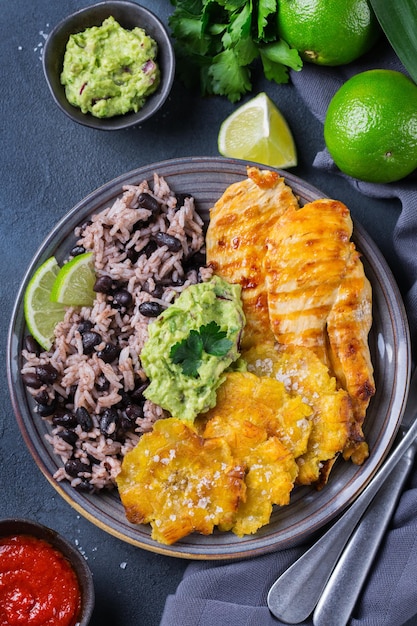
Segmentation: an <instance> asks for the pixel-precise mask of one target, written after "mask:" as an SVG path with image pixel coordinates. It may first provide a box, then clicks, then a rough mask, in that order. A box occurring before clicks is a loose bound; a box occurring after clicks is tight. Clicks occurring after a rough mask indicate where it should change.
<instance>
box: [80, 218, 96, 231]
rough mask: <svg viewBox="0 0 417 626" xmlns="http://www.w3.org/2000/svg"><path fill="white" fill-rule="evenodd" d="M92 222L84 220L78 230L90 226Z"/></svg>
mask: <svg viewBox="0 0 417 626" xmlns="http://www.w3.org/2000/svg"><path fill="white" fill-rule="evenodd" d="M92 223H93V222H92V221H91V220H86V221H85V222H83V223H82V224H81V226H80V232H81V233H82V232H83V231H84V230H85V229H86V228H87V226H91V224H92Z"/></svg>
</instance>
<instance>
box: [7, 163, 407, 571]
mask: <svg viewBox="0 0 417 626" xmlns="http://www.w3.org/2000/svg"><path fill="white" fill-rule="evenodd" d="M154 172H157V173H158V174H159V175H162V176H164V177H165V178H166V180H167V182H168V184H169V185H170V186H171V187H172V188H173V190H174V191H176V192H182V193H184V192H188V193H192V194H193V195H194V197H195V198H196V202H197V207H198V210H199V211H200V213H201V215H202V216H203V217H204V218H206V219H207V218H208V210H209V208H210V207H211V206H212V205H213V203H214V202H215V201H216V200H217V198H218V197H219V196H220V195H221V194H222V193H223V191H224V190H225V189H226V187H227V186H228V185H229V184H231V183H233V182H236V181H239V180H241V179H242V178H245V177H246V164H245V163H243V162H242V161H234V160H228V159H222V158H183V159H175V160H171V161H163V162H160V163H154V164H151V165H149V166H146V167H142V168H139V169H137V170H134V171H132V172H128V173H127V174H124V175H123V176H120V177H119V178H116V179H115V180H112V181H110V182H109V183H107V184H106V185H103V186H102V187H100V188H99V189H97V190H96V191H94V192H93V193H92V194H90V195H89V196H87V197H86V198H85V199H84V200H82V201H81V202H80V203H79V204H77V205H76V206H75V207H74V208H73V209H72V210H71V211H70V212H69V213H68V214H67V215H65V216H64V218H63V219H62V220H61V221H60V222H59V223H58V224H57V225H56V226H55V228H54V229H53V230H52V232H51V233H50V235H49V236H48V237H47V238H46V240H45V241H44V243H43V244H42V246H41V247H40V249H39V251H38V252H37V254H36V255H35V258H34V259H33V261H32V264H31V266H30V267H29V268H28V271H27V273H26V276H25V278H24V280H23V282H22V285H21V288H20V291H19V294H18V297H17V301H16V305H15V308H14V312H13V316H12V320H11V325H10V331H9V342H8V356H7V365H8V381H9V386H10V393H11V396H12V402H13V407H14V411H15V413H16V418H17V420H18V423H19V427H20V429H21V432H22V434H23V437H24V440H25V442H26V444H27V446H28V448H29V450H30V451H31V453H32V455H33V457H34V459H35V461H36V463H37V465H38V466H39V468H40V469H41V471H42V472H43V474H44V475H45V476H46V478H47V479H48V480H49V481H50V482H51V483H52V485H53V486H54V487H55V488H56V490H57V491H58V493H59V494H60V495H61V496H62V497H63V498H65V500H67V501H68V502H69V503H70V504H71V505H72V506H73V507H74V508H75V509H76V510H77V511H78V512H80V513H81V514H82V515H84V516H85V517H86V518H87V519H89V520H90V521H91V522H93V523H94V524H96V525H97V526H99V527H101V528H102V529H104V530H105V531H107V532H109V533H111V534H113V535H115V536H117V537H119V538H120V539H123V540H124V541H127V542H129V543H132V544H134V545H137V546H140V547H141V548H144V549H146V550H151V551H153V552H158V553H161V554H166V555H171V556H175V557H182V558H190V559H237V558H245V557H251V556H254V555H258V554H262V553H266V552H270V551H272V550H277V549H282V548H287V547H289V546H291V545H295V544H297V543H299V542H300V541H302V540H305V539H306V538H307V537H308V536H309V535H312V534H314V533H315V532H316V531H317V530H318V529H319V528H320V527H322V526H323V525H325V524H327V523H328V522H330V521H331V520H332V519H333V518H335V516H336V515H338V514H339V513H341V511H342V510H343V509H345V508H346V507H347V506H348V505H349V504H350V503H351V502H352V501H353V500H354V499H355V498H356V497H357V496H358V495H359V494H360V492H361V491H362V490H363V489H364V487H365V486H366V485H367V483H368V482H369V480H370V479H371V478H372V476H373V475H374V474H375V472H376V471H377V469H378V468H379V466H380V465H381V463H382V461H383V459H384V457H385V455H386V454H387V452H388V450H389V449H390V447H391V445H392V443H393V441H394V438H395V435H396V432H397V429H398V426H399V422H400V419H401V416H402V412H403V409H404V403H405V400H406V396H407V392H408V383H409V374H410V365H411V356H410V342H409V333H408V326H407V319H406V315H405V311H404V307H403V304H402V301H401V297H400V294H399V291H398V288H397V285H396V283H395V281H394V279H393V276H392V274H391V271H390V270H389V268H388V267H387V264H386V262H385V260H384V258H383V257H382V255H381V254H380V252H379V251H378V249H377V248H376V247H375V245H374V243H373V242H372V240H371V239H370V238H369V236H368V235H367V234H366V233H365V232H364V231H363V229H362V228H360V226H359V225H358V224H356V225H355V230H354V241H355V243H356V245H357V248H358V249H359V250H360V252H361V253H362V255H363V256H362V258H363V262H364V265H365V271H366V274H367V276H368V278H369V279H370V281H371V284H372V288H373V301H374V312H373V315H374V323H373V328H372V331H371V335H370V345H371V351H372V357H373V363H374V367H375V382H376V388H377V392H376V395H375V397H374V398H373V399H372V402H371V405H370V407H369V410H368V415H367V418H366V426H365V432H366V436H367V440H368V442H369V445H370V451H371V454H370V457H369V459H368V460H367V461H366V463H365V464H364V465H363V466H362V467H357V466H355V465H353V464H351V463H350V462H349V463H346V462H343V461H341V462H338V463H336V465H335V467H334V469H333V470H332V473H331V475H330V481H329V483H328V484H327V485H326V487H325V489H323V490H322V491H320V492H316V491H315V490H314V489H312V488H307V487H302V488H296V489H295V490H294V492H293V495H292V498H291V503H290V504H289V506H286V507H281V508H279V507H276V509H275V510H274V512H273V515H272V517H271V521H270V523H269V524H268V525H267V526H265V527H264V528H262V529H260V530H259V531H258V532H257V533H256V534H255V535H249V536H246V537H243V538H241V539H240V538H238V537H236V536H235V535H233V534H232V533H218V532H216V533H214V534H213V535H211V536H208V537H205V536H202V535H199V534H193V535H190V536H189V537H187V538H186V539H184V540H182V541H180V542H178V543H176V544H175V545H173V546H163V545H160V544H158V543H156V542H155V541H153V540H152V539H151V536H150V527H149V526H135V525H133V524H130V523H129V522H128V521H127V520H126V518H125V515H124V510H123V507H122V505H121V503H120V500H119V497H118V494H117V491H114V492H113V493H106V494H100V495H86V494H82V493H79V492H77V491H75V490H74V489H72V488H71V487H70V486H69V485H68V484H66V483H57V482H56V481H55V480H54V479H53V474H54V473H55V471H56V469H57V468H58V466H59V464H58V459H57V458H56V457H55V455H54V454H53V452H52V450H51V448H50V446H49V444H47V442H46V441H45V438H44V435H45V433H46V432H47V428H48V426H47V424H46V423H45V422H44V421H42V420H41V419H39V417H38V416H37V415H36V414H35V413H34V411H33V405H32V401H31V399H30V397H29V396H28V394H27V393H26V390H25V387H24V385H23V383H22V380H21V377H20V374H19V371H20V367H21V356H20V354H21V349H22V342H23V339H24V336H25V332H26V329H25V322H24V315H23V294H24V291H25V288H26V285H27V283H28V280H29V278H30V276H31V275H32V274H33V271H34V270H35V269H36V268H37V267H38V266H39V265H40V264H41V263H42V262H43V261H44V260H46V259H47V258H48V257H49V256H51V255H52V254H55V255H56V257H57V258H58V260H59V261H61V260H63V259H64V258H65V257H66V256H67V255H68V253H69V250H70V249H71V247H72V245H73V243H74V240H75V238H74V236H73V230H74V227H75V226H76V225H78V224H81V223H82V222H84V221H85V220H86V218H88V217H89V216H90V215H91V214H92V213H94V212H96V211H99V210H101V209H103V208H105V207H106V206H108V205H109V204H112V203H113V202H114V200H115V198H116V197H117V196H119V195H120V194H121V192H122V186H123V185H125V184H137V183H139V182H141V181H142V180H143V179H145V178H146V179H149V180H152V177H153V173H154ZM281 173H282V175H283V176H284V177H285V178H286V181H287V183H288V184H289V185H290V186H291V187H292V189H293V190H294V192H295V193H296V194H297V195H298V196H299V197H300V200H301V203H305V202H310V201H312V200H314V199H317V198H321V197H323V194H321V193H320V191H318V190H317V189H315V188H314V187H312V186H311V185H309V184H308V183H306V182H304V181H302V180H300V179H299V178H296V177H295V176H293V175H291V174H289V173H286V172H281Z"/></svg>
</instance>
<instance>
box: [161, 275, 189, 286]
mask: <svg viewBox="0 0 417 626" xmlns="http://www.w3.org/2000/svg"><path fill="white" fill-rule="evenodd" d="M184 283H185V278H182V277H180V276H178V277H177V278H175V279H174V278H163V279H162V280H161V286H162V287H181V286H182V285H183V284H184Z"/></svg>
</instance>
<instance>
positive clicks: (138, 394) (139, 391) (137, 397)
mask: <svg viewBox="0 0 417 626" xmlns="http://www.w3.org/2000/svg"><path fill="white" fill-rule="evenodd" d="M147 387H149V380H145V381H144V382H141V383H140V384H139V385H138V386H137V387H135V389H134V390H133V391H131V392H130V397H131V399H132V400H133V401H134V402H135V403H137V402H141V401H142V400H144V397H143V392H144V391H145V389H147Z"/></svg>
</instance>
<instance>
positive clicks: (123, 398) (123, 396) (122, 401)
mask: <svg viewBox="0 0 417 626" xmlns="http://www.w3.org/2000/svg"><path fill="white" fill-rule="evenodd" d="M117 393H118V394H119V396H120V397H121V399H120V400H119V402H118V403H117V404H115V405H114V406H115V407H116V408H118V409H123V408H124V407H125V406H127V405H128V404H129V402H130V401H131V400H130V395H129V394H128V392H127V391H125V390H124V389H119V391H118V392H117Z"/></svg>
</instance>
